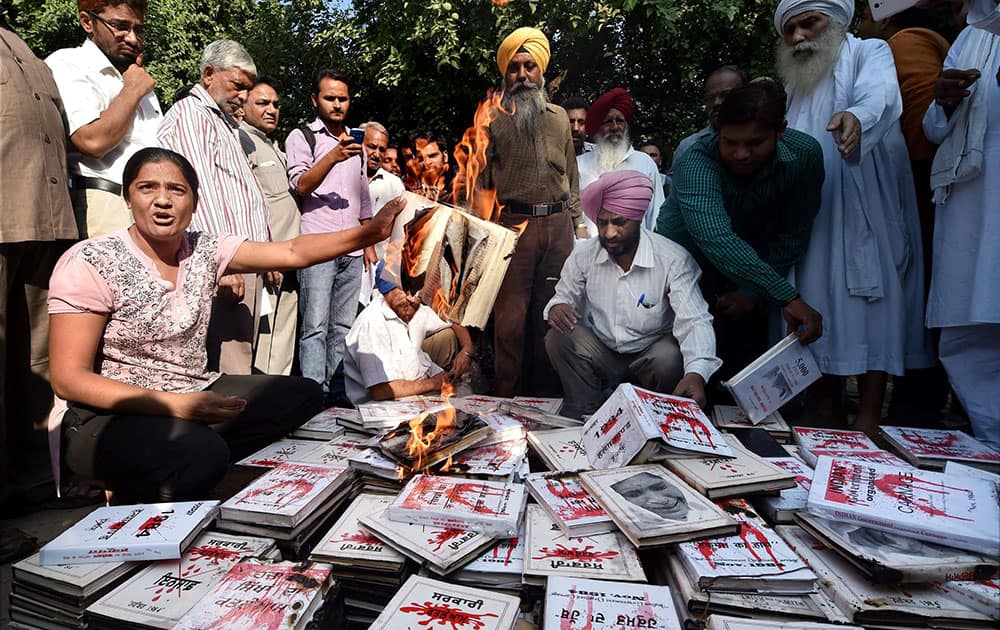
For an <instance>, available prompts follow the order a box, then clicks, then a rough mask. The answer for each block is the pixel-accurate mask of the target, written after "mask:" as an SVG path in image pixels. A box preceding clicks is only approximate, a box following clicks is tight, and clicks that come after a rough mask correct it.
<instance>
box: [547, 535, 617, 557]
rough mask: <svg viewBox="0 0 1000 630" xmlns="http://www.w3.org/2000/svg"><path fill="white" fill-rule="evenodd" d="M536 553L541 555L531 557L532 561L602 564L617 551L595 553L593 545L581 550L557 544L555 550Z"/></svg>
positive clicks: (615, 554)
mask: <svg viewBox="0 0 1000 630" xmlns="http://www.w3.org/2000/svg"><path fill="white" fill-rule="evenodd" d="M581 540H582V539H581ZM538 552H539V553H540V554H542V555H540V556H532V557H531V559H532V560H546V559H548V558H558V559H560V560H575V561H578V562H604V561H605V560H610V559H611V558H614V557H615V556H617V555H618V552H617V551H610V550H609V551H597V549H596V548H595V547H594V546H593V545H587V546H586V547H584V548H582V549H581V548H579V547H567V546H566V545H563V544H562V543H558V544H557V545H556V548H555V549H549V548H548V547H542V548H541V549H539V550H538Z"/></svg>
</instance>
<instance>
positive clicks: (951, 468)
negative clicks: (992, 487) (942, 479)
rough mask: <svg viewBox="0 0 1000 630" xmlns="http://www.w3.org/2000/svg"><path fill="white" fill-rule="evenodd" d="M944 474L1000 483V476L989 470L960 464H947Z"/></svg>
mask: <svg viewBox="0 0 1000 630" xmlns="http://www.w3.org/2000/svg"><path fill="white" fill-rule="evenodd" d="M944 474H946V475H958V476H963V475H964V476H966V477H975V478H976V479H986V480H989V481H992V482H994V483H1000V475H998V474H996V473H991V472H989V471H988V470H983V469H982V468H976V467H975V466H966V465H965V464H959V463H958V462H948V463H947V464H945V465H944Z"/></svg>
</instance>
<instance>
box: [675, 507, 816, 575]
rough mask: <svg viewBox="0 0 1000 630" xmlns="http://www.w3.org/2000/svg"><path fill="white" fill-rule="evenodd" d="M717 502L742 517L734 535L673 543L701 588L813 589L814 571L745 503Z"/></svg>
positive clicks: (728, 511) (731, 512) (737, 517)
mask: <svg viewBox="0 0 1000 630" xmlns="http://www.w3.org/2000/svg"><path fill="white" fill-rule="evenodd" d="M719 507H721V508H722V509H723V510H725V511H726V512H727V513H729V514H732V515H733V516H735V517H736V519H737V520H738V521H739V522H740V531H739V533H738V534H736V535H733V536H717V537H714V538H700V539H698V540H693V541H689V542H683V543H679V544H678V545H677V556H678V557H679V558H680V560H681V563H683V565H684V568H685V570H686V571H687V572H688V574H689V575H690V576H691V577H692V578H693V579H694V580H695V583H696V584H697V585H698V587H699V588H701V589H706V590H712V591H717V590H718V591H734V590H735V591H754V592H764V593H797V594H804V593H811V592H813V591H814V590H816V574H815V573H813V572H812V571H811V570H810V569H809V567H808V566H807V565H806V563H805V562H804V561H803V560H802V558H800V557H799V556H798V555H797V554H796V553H795V552H794V551H792V549H791V547H789V546H788V544H787V543H786V542H785V541H784V540H783V539H782V538H781V537H780V536H778V534H777V533H776V532H775V531H774V530H772V529H771V528H770V527H768V525H767V523H765V522H764V520H763V519H762V518H760V516H758V515H757V514H756V513H755V512H754V511H753V508H751V507H750V504H749V503H747V502H746V501H744V500H743V499H726V500H724V501H720V502H719Z"/></svg>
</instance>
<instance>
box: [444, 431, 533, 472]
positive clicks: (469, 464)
mask: <svg viewBox="0 0 1000 630" xmlns="http://www.w3.org/2000/svg"><path fill="white" fill-rule="evenodd" d="M527 451H528V442H527V441H526V440H524V439H523V438H522V439H517V440H508V441H506V442H496V443H494V444H488V445H486V446H474V447H472V448H470V449H468V450H465V451H462V452H461V453H459V454H457V455H455V456H454V458H452V460H451V464H450V465H449V466H446V470H447V471H448V472H451V473H461V474H465V475H487V476H490V477H510V476H511V475H513V474H514V473H515V472H516V471H517V470H518V469H519V468H520V467H521V463H522V462H523V461H524V456H525V454H526V453H527Z"/></svg>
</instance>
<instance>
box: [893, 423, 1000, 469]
mask: <svg viewBox="0 0 1000 630" xmlns="http://www.w3.org/2000/svg"><path fill="white" fill-rule="evenodd" d="M880 431H881V433H882V435H883V436H885V439H886V440H888V441H889V443H890V444H891V445H892V446H893V447H894V448H896V449H897V450H898V451H899V452H900V454H902V455H903V457H905V458H906V459H907V460H908V461H909V462H910V463H911V464H913V465H914V466H927V467H929V468H936V469H941V468H944V465H945V463H946V462H947V461H948V460H953V461H956V462H966V463H970V464H981V465H986V466H989V467H991V468H994V469H995V468H998V467H1000V453H998V452H997V451H995V450H993V449H992V448H990V447H989V446H987V445H985V444H983V443H982V442H980V441H979V440H977V439H976V438H974V437H972V436H971V435H969V434H967V433H963V432H961V431H954V430H952V431H946V430H943V429H916V428H912V427H881V428H880Z"/></svg>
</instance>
